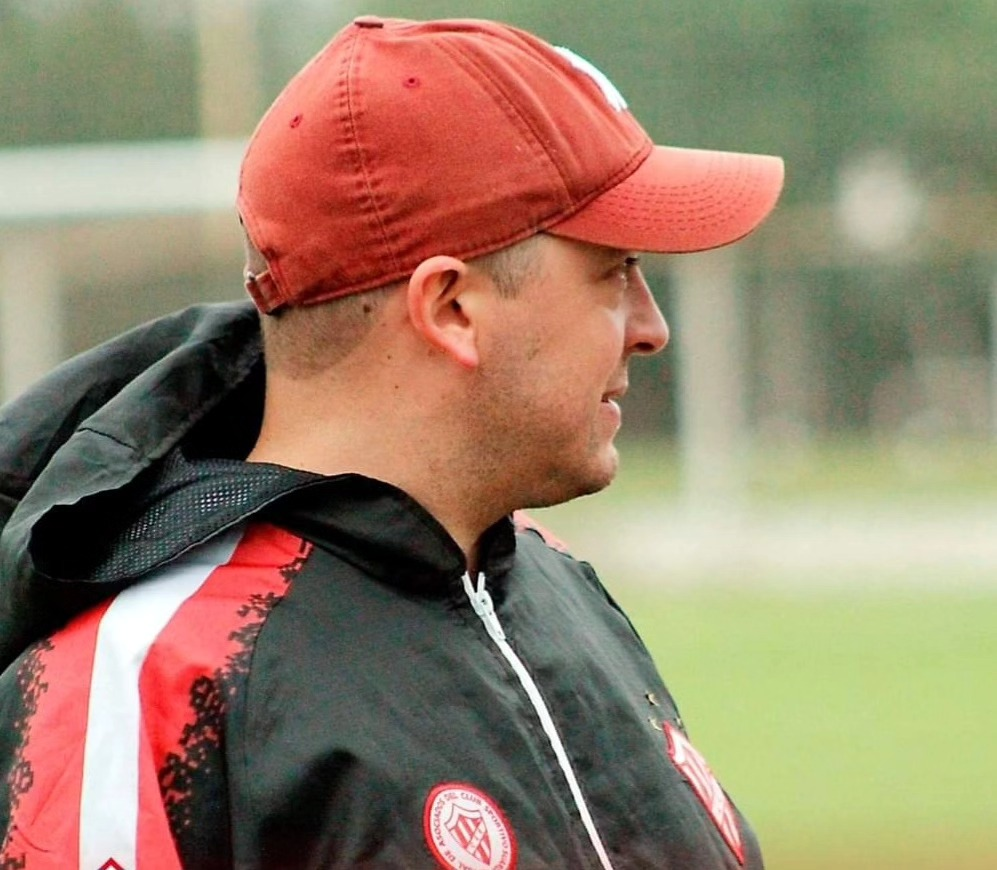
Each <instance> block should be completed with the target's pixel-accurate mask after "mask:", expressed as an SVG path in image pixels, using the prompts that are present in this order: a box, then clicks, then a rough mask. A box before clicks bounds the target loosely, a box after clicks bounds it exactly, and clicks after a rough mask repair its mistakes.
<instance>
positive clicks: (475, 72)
mask: <svg viewBox="0 0 997 870" xmlns="http://www.w3.org/2000/svg"><path fill="white" fill-rule="evenodd" d="M440 48H441V49H442V50H443V51H445V52H446V53H447V54H449V55H450V57H451V58H453V60H454V62H455V63H457V64H458V65H459V66H461V67H463V69H464V70H465V71H467V72H468V73H469V74H470V75H471V78H472V79H473V80H474V82H475V84H477V85H478V87H480V88H481V89H482V90H483V91H484V92H485V93H486V94H488V95H489V96H490V97H491V98H492V99H493V100H494V101H495V102H496V104H497V105H499V107H500V108H501V109H502V111H503V113H504V114H505V115H506V116H507V117H508V118H509V120H510V121H512V122H513V123H515V124H516V126H517V128H518V129H520V130H525V131H526V132H528V133H529V134H530V141H531V144H533V145H534V146H536V147H538V148H539V152H540V153H539V154H538V156H539V157H541V158H542V159H543V160H545V161H546V162H547V163H548V164H550V165H552V166H553V167H554V169H555V170H556V171H557V175H558V178H559V179H560V180H561V189H562V190H563V191H564V194H565V199H566V200H567V202H568V203H569V204H570V203H572V202H573V200H574V197H573V196H572V195H571V186H570V185H569V184H568V183H567V180H566V178H565V172H564V169H563V168H562V167H561V165H560V163H559V161H558V160H557V159H556V158H555V157H554V156H553V154H552V153H551V152H552V151H554V152H556V149H554V148H552V147H551V143H550V142H548V141H547V140H546V139H545V138H544V137H543V136H542V135H541V134H540V131H539V130H537V129H536V128H535V127H534V125H533V123H532V122H531V120H530V118H529V117H528V116H527V115H525V114H524V113H523V112H521V111H520V110H519V108H518V107H517V106H516V104H515V102H513V101H512V100H511V99H510V98H509V96H508V94H507V92H506V90H505V89H504V88H503V87H502V86H501V85H500V84H499V83H498V82H497V81H494V80H492V78H491V77H490V76H489V74H488V70H486V69H485V68H484V67H483V66H482V65H481V64H480V63H479V62H478V60H477V59H476V58H475V57H474V56H473V55H472V54H471V53H470V52H465V51H463V50H462V49H461V47H460V45H459V44H451V43H449V42H445V41H442V40H441V41H440ZM517 122H518V123H517Z"/></svg>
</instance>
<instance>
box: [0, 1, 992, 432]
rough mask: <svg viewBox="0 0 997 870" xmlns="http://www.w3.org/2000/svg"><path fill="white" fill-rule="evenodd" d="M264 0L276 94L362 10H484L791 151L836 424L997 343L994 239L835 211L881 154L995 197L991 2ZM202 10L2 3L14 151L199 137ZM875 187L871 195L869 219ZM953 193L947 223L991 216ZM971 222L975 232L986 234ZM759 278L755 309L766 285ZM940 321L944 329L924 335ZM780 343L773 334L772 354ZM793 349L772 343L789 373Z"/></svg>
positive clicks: (705, 121) (825, 408)
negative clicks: (904, 231)
mask: <svg viewBox="0 0 997 870" xmlns="http://www.w3.org/2000/svg"><path fill="white" fill-rule="evenodd" d="M246 2H247V4H255V5H253V11H254V13H255V14H256V15H257V16H258V21H257V27H258V39H259V45H260V50H259V52H258V53H256V55H255V56H254V61H255V64H256V70H255V71H256V74H257V75H258V76H259V81H260V86H261V94H260V99H261V100H262V101H263V102H267V101H269V99H270V98H272V97H273V96H274V95H275V94H276V92H277V90H278V89H279V88H280V87H281V86H282V85H283V83H284V82H285V81H286V80H287V78H288V77H289V76H290V75H291V74H292V73H293V72H294V71H295V70H296V69H297V68H298V67H299V66H300V65H301V63H302V61H303V59H305V58H306V57H307V56H309V54H311V53H313V52H314V51H317V50H318V49H319V48H320V47H321V45H322V44H323V43H324V42H325V41H326V40H327V39H328V37H329V36H330V34H331V33H333V32H334V31H335V30H337V29H338V28H339V27H341V26H343V24H345V23H346V22H347V21H349V20H350V18H352V17H353V16H354V15H357V14H360V13H365V12H371V11H376V12H377V13H378V14H383V15H397V16H401V17H419V18H427V17H438V16H467V15H473V16H478V17H491V18H499V19H502V20H505V21H508V22H510V23H512V24H515V25H519V26H522V27H525V28H528V29H531V30H533V31H535V32H537V33H539V34H540V35H541V36H544V37H545V38H547V39H549V40H551V41H554V42H556V43H560V44H565V45H570V46H571V47H572V48H573V49H575V50H576V51H578V52H579V53H581V54H582V55H584V56H587V57H588V58H589V59H590V60H592V61H594V62H595V63H596V64H597V65H598V66H600V67H601V68H603V69H604V70H605V71H606V72H607V74H608V75H609V76H610V77H611V78H612V79H613V80H614V82H615V83H616V84H617V85H618V86H619V88H620V89H621V91H622V92H623V93H624V94H625V95H626V97H627V99H628V100H629V102H630V104H631V106H632V108H633V109H634V112H635V114H636V115H637V116H638V117H639V118H641V120H642V121H643V123H644V125H645V126H646V127H647V128H648V131H649V132H650V133H651V134H652V136H654V137H655V138H656V139H659V140H660V141H666V142H669V143H672V144H676V145H702V146H707V147H717V148H733V149H743V150H752V151H765V152H772V153H777V154H782V155H783V156H784V157H785V158H786V162H787V167H788V183H787V189H786V193H785V195H784V199H783V206H782V208H781V209H780V213H781V214H783V215H786V216H787V219H786V224H785V225H788V226H789V228H790V229H792V228H793V227H794V226H795V225H797V224H806V227H805V233H806V234H808V235H807V238H806V239H805V241H806V242H807V244H806V245H801V244H796V246H795V247H794V246H793V245H791V244H786V245H785V246H784V247H783V248H781V249H780V250H779V251H778V252H777V254H776V255H774V259H775V260H778V258H779V257H781V258H782V261H779V262H774V260H773V255H771V254H770V260H773V262H772V263H771V264H770V265H771V266H772V268H779V269H782V270H783V271H784V273H787V274H783V275H781V276H779V277H778V278H777V279H776V283H778V285H779V286H778V293H777V294H776V297H778V296H779V294H782V296H783V297H785V295H786V294H789V293H793V292H796V293H799V294H800V295H801V298H802V302H801V303H800V305H799V306H796V307H795V308H794V314H793V318H792V319H793V321H794V322H799V323H808V324H809V325H810V328H811V329H812V330H813V331H812V332H811V333H810V335H811V339H810V341H809V343H808V349H807V352H808V353H809V354H811V356H812V359H811V360H810V361H809V362H807V364H806V366H807V368H812V369H813V371H814V383H815V384H816V385H817V386H816V388H815V389H818V390H819V391H821V395H820V396H817V397H816V398H815V399H814V401H813V402H812V407H813V408H814V409H815V410H814V415H815V416H814V419H813V421H812V422H814V423H816V424H817V425H818V426H820V425H830V426H834V427H839V426H842V425H845V426H850V425H858V426H861V425H864V424H865V423H866V422H867V421H868V420H869V419H870V414H871V410H870V407H871V405H870V403H871V402H872V397H873V395H874V393H875V391H876V389H877V385H878V384H879V382H880V381H881V380H882V379H883V377H884V371H885V370H886V369H888V368H889V367H890V366H893V365H895V364H896V365H902V364H904V363H905V361H906V362H908V363H909V362H910V361H911V360H913V359H914V358H915V357H919V356H926V355H927V356H930V355H932V354H935V355H937V354H949V355H951V354H954V353H960V352H961V353H963V354H966V355H982V354H984V353H986V352H987V351H988V350H991V349H990V348H988V344H989V342H991V341H992V339H991V338H990V336H991V333H990V331H989V329H987V328H986V327H985V326H984V325H983V320H984V319H985V318H986V315H987V309H986V304H987V293H988V291H989V287H990V284H991V283H992V280H993V278H992V272H993V269H994V266H993V263H992V258H993V245H992V243H991V244H990V245H989V247H987V246H986V245H982V247H981V243H978V242H973V241H970V242H968V243H967V242H965V241H962V242H960V243H959V244H956V243H955V242H953V241H952V239H954V238H955V237H956V236H957V235H958V232H956V231H955V230H952V228H950V227H941V228H939V227H938V226H920V225H918V224H917V222H916V221H912V223H911V226H912V232H913V235H911V236H910V238H907V239H906V240H905V241H904V243H903V244H902V245H900V246H899V247H897V249H896V250H892V251H888V252H886V253H885V254H884V252H882V251H875V250H872V249H870V250H867V251H862V250H859V248H860V247H861V243H860V242H859V243H858V244H859V248H856V247H855V246H854V245H853V247H852V248H851V249H849V247H848V246H849V244H850V242H849V240H848V239H847V238H846V234H843V233H842V228H841V226H840V225H836V224H835V215H836V214H838V215H840V214H841V210H840V209H838V211H837V212H836V211H835V209H834V206H835V204H836V203H839V202H840V200H841V197H842V190H843V186H844V185H845V181H844V180H843V179H847V177H848V176H847V172H846V171H845V170H847V169H848V168H849V167H855V166H862V165H864V161H866V160H867V158H868V156H869V155H885V157H886V159H887V161H890V160H892V161H894V162H895V163H896V164H897V165H898V166H902V167H904V168H905V171H907V172H909V174H910V177H911V179H912V182H913V183H914V185H915V186H916V188H917V192H918V195H919V196H922V197H924V198H925V199H926V200H927V199H937V198H938V196H939V195H940V194H944V195H946V196H950V197H956V196H962V195H972V196H975V197H977V198H980V197H984V198H986V197H992V196H993V193H992V191H993V189H994V187H995V184H997V151H995V149H994V145H993V143H994V142H995V141H997V112H995V111H994V109H993V97H992V95H991V90H990V89H991V87H992V85H993V82H995V81H997V52H995V51H994V46H995V45H997V4H995V3H993V2H992V0H961V2H960V3H958V4H952V3H949V2H943V0H754V2H752V3H744V2H742V0H712V2H710V3H708V4H703V3H701V2H699V0H671V2H669V3H660V2H658V0H620V2H618V3H615V4H607V3H605V2H604V0H574V2H572V3H570V4H564V3H542V2H538V0H476V2H469V0H418V2H416V0H380V2H378V3H376V4H372V3H369V2H367V0H339V2H336V3H330V2H327V0H246ZM194 21H195V19H194V15H193V7H192V6H191V3H190V2H189V0H188V2H181V3H175V4H170V5H168V6H167V5H165V4H163V3H162V2H161V0H0V147H2V146H13V145H26V144H41V143H55V142H70V141H95V140H100V139H144V138H161V137H172V136H190V135H196V133H197V131H198V129H199V118H198V113H199V101H198V96H197V93H196V91H197V82H198V73H197V65H198V51H197V43H196V39H195V36H194ZM262 109H263V105H260V106H259V110H260V111H262ZM0 195H2V192H0ZM875 199H876V197H875V194H874V195H873V197H872V199H871V200H870V203H871V204H870V205H866V204H865V203H863V202H861V201H860V202H859V204H858V209H859V212H860V213H861V211H862V210H863V209H866V208H871V207H872V206H874V205H875V204H876V203H875ZM953 201H955V202H956V205H955V206H953V207H952V208H950V209H949V214H950V216H949V217H947V218H946V220H948V221H950V222H955V223H957V224H958V223H959V222H960V221H970V220H973V219H971V218H970V217H968V213H966V212H965V211H964V210H963V209H961V208H960V206H959V205H958V202H961V200H953ZM911 203H914V200H911ZM900 207H901V208H907V207H913V206H912V205H911V206H908V205H907V204H906V203H901V205H900ZM978 213H979V214H982V215H986V214H989V213H990V212H988V210H987V208H982V209H979V210H978ZM797 215H800V216H801V217H799V219H797V217H796V216H797ZM815 216H816V217H815ZM976 220H977V222H978V221H979V219H978V218H977V219H976ZM956 229H958V228H956ZM968 229H969V230H971V232H966V233H964V234H963V235H964V237H965V238H970V239H972V238H973V237H974V233H975V238H976V239H980V238H983V236H984V232H981V230H980V229H979V228H977V227H969V228H968ZM991 235H992V233H991ZM973 245H976V247H977V248H978V249H979V250H977V249H974V248H973ZM813 251H818V252H819V256H818V260H819V262H813V261H812V253H813ZM988 252H989V253H988ZM749 265H750V264H749ZM791 270H792V271H793V272H794V275H793V276H789V275H788V272H789V271H791ZM770 271H771V270H770ZM749 274H750V275H751V276H752V280H753V281H754V282H756V283H757V282H762V281H771V280H772V276H771V274H770V275H769V276H768V277H767V276H766V275H764V274H762V273H761V272H760V271H759V270H758V269H757V268H752V269H750V270H749ZM659 283H661V282H659ZM794 287H795V288H796V289H795V290H794ZM747 291H748V299H747V303H748V306H749V309H750V307H751V304H752V298H751V294H752V292H754V291H753V290H752V288H751V287H748V288H747ZM759 292H760V291H759ZM664 294H665V295H664V296H663V298H666V297H667V288H664ZM940 299H943V300H944V301H943V302H942V301H939V300H940ZM770 301H771V300H770ZM766 304H767V307H768V309H769V310H771V311H773V312H776V313H778V312H779V311H782V310H783V309H784V306H781V305H779V304H778V303H777V302H776V303H774V304H768V303H766ZM930 318H937V319H938V320H939V321H941V322H940V323H935V324H933V325H932V328H930V329H929V328H926V323H927V322H928V321H930ZM773 322H774V321H773ZM967 325H968V326H967ZM769 326H771V323H769ZM759 328H760V329H762V330H763V331H764V329H766V328H768V327H766V326H765V325H762V326H761V327H759ZM787 328H788V327H787ZM776 331H777V332H778V331H779V330H776ZM785 331H786V330H785V329H783V330H782V332H783V333H785ZM765 341H766V336H765V335H764V334H760V335H757V336H755V338H754V339H753V343H754V345H755V346H756V347H760V346H761V345H762V344H763V343H764V342H765ZM798 350H799V348H798ZM780 359H782V358H780V357H779V356H778V354H776V355H775V356H773V357H772V358H771V360H770V363H769V369H770V370H773V367H775V368H778V366H779V365H780V362H779V360H780ZM671 365H672V363H671V361H670V358H663V361H661V362H658V361H655V363H653V364H652V365H651V366H648V367H645V370H646V371H649V374H648V375H647V376H646V377H648V378H651V379H653V380H655V381H657V380H659V379H661V378H669V377H671V376H672V371H671ZM794 389H797V390H798V389H799V385H797V386H796V387H794ZM652 394H653V395H656V396H661V395H665V392H664V391H648V395H652ZM776 398H777V397H776ZM656 402H658V399H654V401H653V402H651V403H649V406H648V407H649V409H650V410H649V411H648V413H647V419H648V420H649V421H651V420H660V419H662V414H664V416H665V417H667V418H668V419H670V418H671V414H672V408H671V404H670V402H671V400H670V399H668V400H667V401H665V406H664V407H660V406H656V405H655V403H656Z"/></svg>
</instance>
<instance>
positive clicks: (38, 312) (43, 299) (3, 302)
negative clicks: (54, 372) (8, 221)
mask: <svg viewBox="0 0 997 870" xmlns="http://www.w3.org/2000/svg"><path fill="white" fill-rule="evenodd" d="M61 283H62V282H61V280H60V275H59V267H58V263H57V261H56V256H55V252H54V251H53V250H52V248H51V245H50V244H49V242H48V240H46V239H45V238H44V237H42V236H41V234H40V233H35V234H30V235H29V234H24V235H21V234H16V235H12V236H9V237H6V238H4V239H3V241H2V248H0V401H7V400H9V399H12V398H14V397H15V396H16V395H17V394H18V393H20V392H22V391H23V390H24V389H25V388H26V387H28V386H29V385H30V384H31V383H33V382H34V381H36V380H37V379H38V378H40V377H41V376H42V375H44V374H45V373H46V372H47V371H49V370H50V369H51V368H52V367H53V366H55V365H56V364H57V363H59V362H60V361H61V360H62V358H63V355H64V344H63V323H62V286H61Z"/></svg>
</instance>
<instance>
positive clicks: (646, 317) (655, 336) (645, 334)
mask: <svg viewBox="0 0 997 870" xmlns="http://www.w3.org/2000/svg"><path fill="white" fill-rule="evenodd" d="M630 293H631V304H630V311H629V315H628V323H627V331H628V333H629V335H628V341H627V347H628V348H629V349H630V351H631V352H632V353H640V354H652V353H657V352H658V351H659V350H663V349H664V348H665V346H666V345H667V344H668V339H669V332H668V324H667V323H666V322H665V317H664V315H663V314H662V313H661V309H660V308H658V303H657V302H656V301H655V299H654V295H653V294H652V293H651V288H650V287H648V285H647V281H646V280H644V274H643V273H642V272H641V271H640V270H639V269H636V270H635V274H634V276H633V280H632V283H631V286H630Z"/></svg>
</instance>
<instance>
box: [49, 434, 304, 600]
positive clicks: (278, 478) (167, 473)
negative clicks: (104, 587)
mask: <svg viewBox="0 0 997 870" xmlns="http://www.w3.org/2000/svg"><path fill="white" fill-rule="evenodd" d="M322 479H323V478H322V477H321V476H320V475H316V474H310V473H308V472H304V471H295V470H293V469H289V468H284V467H282V466H277V465H263V464H260V463H249V462H241V461H238V460H231V459H194V460H188V459H187V458H186V457H185V456H184V455H183V453H182V451H181V450H179V449H177V450H174V451H173V452H172V453H170V454H169V455H168V456H167V457H166V458H165V459H164V460H163V461H162V462H161V463H159V464H158V465H157V466H155V467H154V468H153V469H150V470H149V471H147V472H146V473H145V474H143V475H141V476H140V477H139V478H138V479H136V480H135V481H134V482H133V483H132V484H130V485H129V486H127V487H125V488H124V489H122V490H118V491H116V492H112V493H105V494H101V495H97V496H93V497H92V498H90V499H87V500H85V501H83V502H80V503H78V504H76V505H72V506H68V507H60V508H54V509H53V510H52V511H51V512H50V513H49V514H48V515H47V516H46V517H44V518H43V519H42V520H41V521H40V522H39V524H38V526H37V527H36V530H35V533H34V535H33V540H32V553H33V555H34V557H35V563H36V565H37V566H38V567H39V569H41V570H42V572H43V573H45V574H47V575H48V576H50V577H55V578H58V579H62V580H85V581H88V582H91V583H108V582H120V581H125V580H130V579H133V578H135V577H137V576H139V575H140V574H144V573H146V572H147V571H149V570H151V569H153V568H156V567H158V566H160V565H163V564H165V563H166V562H169V561H170V560H171V559H174V558H176V557H177V556H179V555H180V554H181V553H183V552H185V551H187V550H189V549H190V548H191V547H193V546H195V545H197V544H199V543H201V542H203V541H205V540H207V539H208V538H210V537H212V536H213V535H215V534H217V533H218V532H220V531H223V530H224V529H227V528H229V527H231V526H232V525H234V524H236V523H238V522H240V521H241V520H243V519H245V518H246V517H248V516H250V515H251V514H253V513H256V512H257V511H258V510H260V509H261V508H263V507H265V506H266V505H268V504H270V503H271V502H273V501H274V500H275V499H277V498H279V497H280V496H282V495H284V494H285V493H288V492H292V491H294V490H296V489H300V488H301V487H303V486H307V485H309V484H310V483H314V482H316V481H319V480H322Z"/></svg>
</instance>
